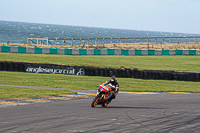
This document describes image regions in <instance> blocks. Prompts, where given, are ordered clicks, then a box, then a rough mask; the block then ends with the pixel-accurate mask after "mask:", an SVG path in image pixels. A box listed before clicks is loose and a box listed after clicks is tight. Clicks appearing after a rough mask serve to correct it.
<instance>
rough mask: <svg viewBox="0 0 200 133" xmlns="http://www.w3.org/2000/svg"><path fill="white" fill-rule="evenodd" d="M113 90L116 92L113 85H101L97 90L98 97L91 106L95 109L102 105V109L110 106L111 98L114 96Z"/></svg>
mask: <svg viewBox="0 0 200 133" xmlns="http://www.w3.org/2000/svg"><path fill="white" fill-rule="evenodd" d="M113 90H115V86H113V85H111V84H107V85H104V84H101V85H99V88H98V90H97V95H96V97H95V98H94V100H93V101H92V104H91V106H92V107H95V106H97V105H101V106H102V107H106V106H107V105H108V104H109V101H108V100H109V98H110V97H111V96H112V94H113Z"/></svg>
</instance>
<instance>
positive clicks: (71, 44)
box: [71, 38, 74, 46]
mask: <svg viewBox="0 0 200 133" xmlns="http://www.w3.org/2000/svg"><path fill="white" fill-rule="evenodd" d="M73 40H74V39H73V38H72V42H71V46H73Z"/></svg>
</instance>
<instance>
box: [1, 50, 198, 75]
mask: <svg viewBox="0 0 200 133" xmlns="http://www.w3.org/2000/svg"><path fill="white" fill-rule="evenodd" d="M199 60H200V56H195V55H192V56H189V55H187V56H185V55H180V56H177V55H170V56H122V55H82V56H80V55H49V54H20V53H0V61H16V62H31V63H49V64H61V65H84V66H95V67H109V68H120V67H121V66H124V67H126V68H138V69H140V70H143V69H147V70H174V71H196V72H200V63H199Z"/></svg>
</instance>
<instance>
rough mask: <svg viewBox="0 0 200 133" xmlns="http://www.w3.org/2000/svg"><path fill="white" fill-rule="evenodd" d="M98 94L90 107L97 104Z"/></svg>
mask: <svg viewBox="0 0 200 133" xmlns="http://www.w3.org/2000/svg"><path fill="white" fill-rule="evenodd" d="M99 99H100V96H99V95H98V96H96V97H95V98H94V100H93V102H92V104H91V106H92V107H95V106H97V104H98V102H99Z"/></svg>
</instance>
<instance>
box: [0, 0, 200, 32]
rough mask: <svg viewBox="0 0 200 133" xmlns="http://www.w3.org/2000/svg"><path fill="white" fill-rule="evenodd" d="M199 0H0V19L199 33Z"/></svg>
mask: <svg viewBox="0 0 200 133" xmlns="http://www.w3.org/2000/svg"><path fill="white" fill-rule="evenodd" d="M199 7H200V0H0V21H17V22H31V23H44V24H58V25H72V26H86V27H102V28H114V29H130V30H143V31H161V32H178V33H196V34H200V26H199V25H200V8H199Z"/></svg>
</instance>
